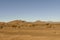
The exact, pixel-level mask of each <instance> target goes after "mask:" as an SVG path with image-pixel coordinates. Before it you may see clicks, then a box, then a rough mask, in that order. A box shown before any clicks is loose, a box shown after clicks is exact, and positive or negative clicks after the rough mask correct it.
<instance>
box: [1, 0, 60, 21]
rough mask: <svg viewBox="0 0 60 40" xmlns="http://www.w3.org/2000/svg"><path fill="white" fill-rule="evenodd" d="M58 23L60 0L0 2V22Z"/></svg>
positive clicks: (59, 19)
mask: <svg viewBox="0 0 60 40" xmlns="http://www.w3.org/2000/svg"><path fill="white" fill-rule="evenodd" d="M17 19H19V20H20V19H22V20H27V21H34V20H48V21H60V0H0V21H10V20H17Z"/></svg>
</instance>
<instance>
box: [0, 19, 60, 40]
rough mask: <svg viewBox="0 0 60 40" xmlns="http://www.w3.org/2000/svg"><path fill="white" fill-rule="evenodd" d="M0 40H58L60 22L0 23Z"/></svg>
mask: <svg viewBox="0 0 60 40" xmlns="http://www.w3.org/2000/svg"><path fill="white" fill-rule="evenodd" d="M0 40H60V22H45V21H35V22H26V21H22V20H14V21H10V22H0Z"/></svg>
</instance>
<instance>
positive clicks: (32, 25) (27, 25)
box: [0, 20, 60, 29]
mask: <svg viewBox="0 0 60 40" xmlns="http://www.w3.org/2000/svg"><path fill="white" fill-rule="evenodd" d="M10 27H11V28H19V29H23V28H24V29H43V28H60V22H45V21H40V20H37V21H35V22H27V21H23V20H13V21H10V22H7V23H5V22H0V29H3V28H10Z"/></svg>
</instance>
